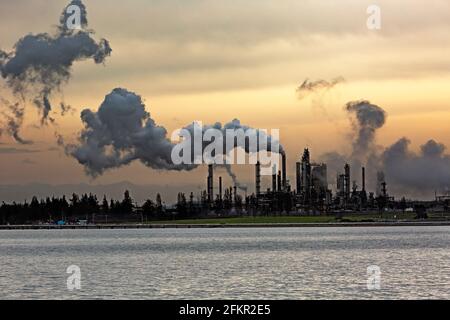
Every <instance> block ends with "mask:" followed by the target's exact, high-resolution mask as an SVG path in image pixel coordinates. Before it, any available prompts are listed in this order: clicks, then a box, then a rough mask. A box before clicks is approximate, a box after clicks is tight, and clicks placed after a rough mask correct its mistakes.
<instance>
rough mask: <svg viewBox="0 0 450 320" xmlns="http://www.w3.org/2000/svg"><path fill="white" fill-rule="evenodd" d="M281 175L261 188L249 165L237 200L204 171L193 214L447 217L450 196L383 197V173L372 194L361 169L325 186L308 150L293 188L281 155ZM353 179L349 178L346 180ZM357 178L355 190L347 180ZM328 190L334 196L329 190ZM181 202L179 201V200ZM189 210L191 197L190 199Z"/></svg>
mask: <svg viewBox="0 0 450 320" xmlns="http://www.w3.org/2000/svg"><path fill="white" fill-rule="evenodd" d="M280 169H281V170H279V171H278V172H276V171H275V172H274V173H273V175H272V179H271V182H272V183H271V187H269V188H267V189H263V187H262V185H261V164H260V163H259V162H258V163H257V164H256V165H255V189H254V192H252V193H250V192H248V191H245V194H240V193H239V189H240V188H238V187H237V186H236V185H235V186H231V187H227V188H224V186H223V179H222V177H220V176H219V177H217V178H216V177H215V175H214V172H215V166H214V165H209V166H208V176H207V183H206V190H204V191H202V193H201V198H200V201H199V202H198V203H196V204H195V206H196V207H197V210H200V209H201V210H202V212H204V213H210V214H230V213H242V212H245V213H248V214H252V215H265V214H267V215H269V214H276V213H280V214H290V213H299V214H320V213H333V212H335V213H337V212H342V213H344V212H374V211H377V212H382V211H387V210H389V209H392V210H396V211H403V212H405V211H407V210H414V211H416V212H418V211H421V210H422V209H421V208H422V207H430V206H433V207H439V208H440V209H441V210H443V211H448V210H449V206H450V195H442V196H436V199H435V200H434V201H429V202H426V201H413V200H406V199H405V198H402V199H395V198H394V197H393V196H390V195H389V193H388V185H387V182H386V179H385V175H384V173H383V172H378V173H377V176H376V179H377V181H376V189H375V190H373V191H368V190H367V187H366V168H365V167H362V168H361V171H360V172H359V170H358V172H352V168H351V166H350V164H345V166H344V167H343V168H342V172H341V173H338V174H337V176H336V180H335V181H332V180H329V174H328V170H327V164H326V163H315V162H312V161H311V155H310V151H309V149H305V150H304V152H303V154H302V155H301V157H299V161H298V162H296V167H295V184H294V185H293V184H292V183H291V182H290V181H289V180H288V179H287V165H286V154H285V153H281V168H280ZM352 175H353V176H352ZM356 175H360V181H361V186H358V185H357V183H356V180H354V179H352V177H356ZM333 183H335V185H334V188H333V189H334V190H335V191H334V192H333V190H332V188H330V187H331V186H332V184H333ZM183 196H184V195H183ZM190 203H191V205H192V204H194V202H193V194H191V202H190Z"/></svg>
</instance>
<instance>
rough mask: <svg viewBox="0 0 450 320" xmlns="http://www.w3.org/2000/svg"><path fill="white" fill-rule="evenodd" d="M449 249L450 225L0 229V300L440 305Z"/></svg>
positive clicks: (449, 291)
mask: <svg viewBox="0 0 450 320" xmlns="http://www.w3.org/2000/svg"><path fill="white" fill-rule="evenodd" d="M449 248H450V227H377V228H365V227H364V228H363V227H361V228H261V229H251V228H249V229H165V230H164V229H163V230H67V231H0V299H16V298H20V299H449V298H450V250H449ZM70 265H77V266H79V267H80V268H81V290H74V291H70V290H68V289H67V283H66V282H67V277H69V276H70V275H69V274H67V273H66V269H67V267H68V266H70ZM370 265H377V266H379V267H380V269H381V284H380V285H381V288H380V290H368V289H367V277H368V276H367V267H368V266H370Z"/></svg>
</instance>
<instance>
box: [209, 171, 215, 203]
mask: <svg viewBox="0 0 450 320" xmlns="http://www.w3.org/2000/svg"><path fill="white" fill-rule="evenodd" d="M208 201H209V202H212V201H214V166H213V165H212V164H210V165H208Z"/></svg>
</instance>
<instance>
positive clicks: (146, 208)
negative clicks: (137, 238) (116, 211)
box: [142, 199, 156, 218]
mask: <svg viewBox="0 0 450 320" xmlns="http://www.w3.org/2000/svg"><path fill="white" fill-rule="evenodd" d="M142 213H143V215H144V216H145V217H147V218H148V217H154V216H155V213H156V207H155V204H154V203H153V201H152V200H150V199H148V200H147V201H145V203H144V204H143V205H142Z"/></svg>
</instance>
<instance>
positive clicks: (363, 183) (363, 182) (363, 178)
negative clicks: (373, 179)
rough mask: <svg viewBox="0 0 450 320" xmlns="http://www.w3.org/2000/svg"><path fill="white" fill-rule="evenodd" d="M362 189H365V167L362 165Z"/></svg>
mask: <svg viewBox="0 0 450 320" xmlns="http://www.w3.org/2000/svg"><path fill="white" fill-rule="evenodd" d="M362 191H366V168H365V167H362Z"/></svg>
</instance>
